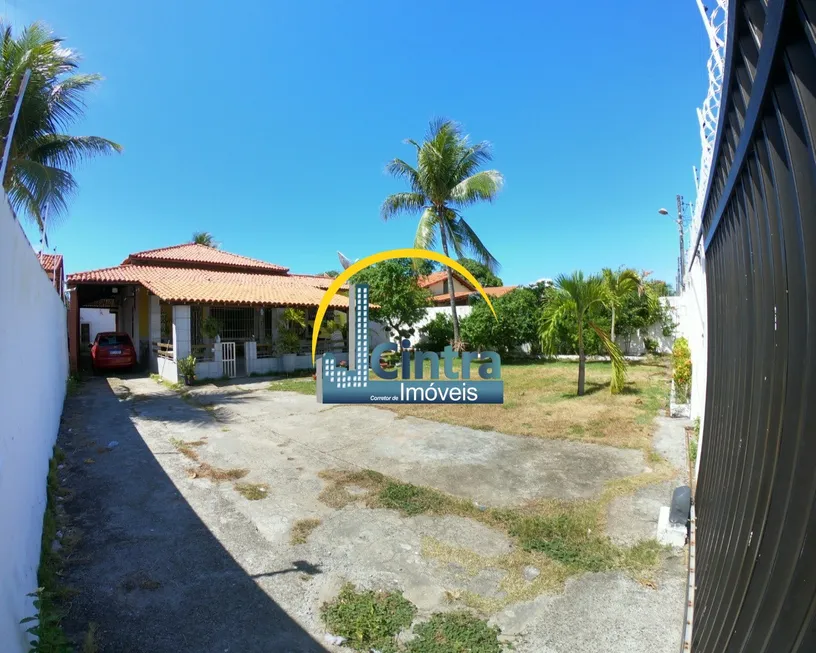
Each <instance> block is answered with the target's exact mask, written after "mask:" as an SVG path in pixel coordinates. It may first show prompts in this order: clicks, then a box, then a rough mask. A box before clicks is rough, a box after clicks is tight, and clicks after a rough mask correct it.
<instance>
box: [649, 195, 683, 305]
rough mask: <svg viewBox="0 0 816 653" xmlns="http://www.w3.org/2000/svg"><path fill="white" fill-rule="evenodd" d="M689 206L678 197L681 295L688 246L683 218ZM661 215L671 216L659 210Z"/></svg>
mask: <svg viewBox="0 0 816 653" xmlns="http://www.w3.org/2000/svg"><path fill="white" fill-rule="evenodd" d="M686 206H689V204H687V203H686V202H684V201H683V196H682V195H678V196H677V220H676V221H675V222H677V231H678V233H679V235H680V257H679V258H678V259H677V288H676V291H675V292H676V293H677V294H678V295H679V294H680V292H681V291H682V289H683V279H684V277H685V273H686V246H685V242H684V231H685V220H684V217H683V208H684V207H686ZM657 212H658V213H659V214H660V215H669V212H668V211H667V210H666V209H658V211H657Z"/></svg>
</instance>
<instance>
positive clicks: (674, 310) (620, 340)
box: [615, 297, 687, 356]
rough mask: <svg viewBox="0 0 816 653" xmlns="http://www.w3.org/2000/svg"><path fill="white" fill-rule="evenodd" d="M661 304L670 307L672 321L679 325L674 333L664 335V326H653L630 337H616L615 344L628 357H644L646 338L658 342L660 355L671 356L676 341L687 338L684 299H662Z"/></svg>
mask: <svg viewBox="0 0 816 653" xmlns="http://www.w3.org/2000/svg"><path fill="white" fill-rule="evenodd" d="M660 301H661V303H663V304H664V305H667V306H668V307H669V313H670V314H671V316H672V320H673V321H674V323H675V324H676V325H677V326H676V327H675V329H674V333H672V334H671V335H668V336H665V335H663V325H662V324H652V325H651V326H650V327H648V328H646V329H638V330H637V331H635V333H633V334H632V335H630V336H620V335H617V336H615V343H616V344H617V345H618V347H620V348H621V351H623V353H624V354H626V355H627V356H642V355H643V354H645V353H646V345H645V341H646V338H651V339H652V340H654V341H655V342H657V352H658V353H659V354H670V353H671V351H672V347H674V340H675V339H676V338H679V337H680V336H684V337H687V336H686V332H685V331H684V330H683V329H684V328H685V324H686V322H685V319H684V316H685V311H686V307H685V303H684V301H683V298H682V297H661V298H660Z"/></svg>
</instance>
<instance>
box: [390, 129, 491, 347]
mask: <svg viewBox="0 0 816 653" xmlns="http://www.w3.org/2000/svg"><path fill="white" fill-rule="evenodd" d="M406 143H408V144H410V145H413V146H414V148H415V149H416V154H417V165H416V167H413V166H411V165H409V164H408V163H406V162H405V161H403V160H402V159H394V160H393V161H391V163H389V164H388V165H387V166H386V172H388V173H389V174H391V175H393V176H394V177H397V178H400V179H404V180H405V181H407V182H408V184H409V185H410V186H411V190H410V192H407V193H395V194H394V195H390V196H388V197H387V198H385V201H384V202H383V204H382V207H381V209H380V212H381V214H382V217H383V219H385V220H389V219H391V218H394V217H396V216H398V215H400V214H402V213H407V214H419V215H420V218H419V225H418V227H417V231H416V236H415V237H414V247H416V248H419V249H433V248H434V247H435V246H436V239H437V236H438V237H439V239H440V240H441V244H442V251H443V252H444V253H445V255H446V256H449V255H450V253H449V250H450V248H453V250H454V252H455V254H456V257H457V258H460V257H462V256H464V255H465V253H466V252H471V253H472V254H473V255H474V256H475V258H476V260H478V261H479V262H481V263H483V264H484V265H486V266H487V267H488V268H489V269H490V270H491V271H495V270H496V269H497V268H498V262H497V261H496V259H495V258H494V257H493V255H492V254H491V253H490V252H489V251H488V249H487V247H485V246H484V244H483V243H482V241H481V240H480V239H479V237H478V236H477V235H476V232H475V231H473V229H472V228H471V226H470V225H469V224H468V223H467V221H466V220H465V218H464V216H463V215H462V209H464V208H466V207H468V206H471V205H473V204H476V203H477V202H483V201H486V202H490V201H492V200H493V199H494V198H495V197H496V195H497V193H498V192H499V189H500V188H501V186H502V183H503V178H502V176H501V174H500V173H499V172H498V170H482V171H481V172H479V171H478V169H479V167H480V166H482V164H484V163H486V162H487V161H490V160H491V159H492V154H491V152H490V145H489V144H488V143H486V142H481V143H476V144H471V143H470V141H469V139H468V137H467V136H465V135H464V134H463V133H462V129H461V127H460V126H459V125H458V124H456V123H455V122H452V121H450V120H435V121H433V122H431V124H430V126H429V128H428V133H427V134H426V136H425V141H424V142H423V143H422V145H420V144H419V143H417V142H416V141H414V140H411V139H408V140H407V141H406ZM447 273H448V288H449V290H450V307H451V317H452V319H453V334H454V339H455V341H456V342H459V340H460V337H459V318H458V316H457V315H456V302H455V299H454V293H455V289H454V284H453V271H452V270H451V269H450V268H447Z"/></svg>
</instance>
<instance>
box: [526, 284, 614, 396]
mask: <svg viewBox="0 0 816 653" xmlns="http://www.w3.org/2000/svg"><path fill="white" fill-rule="evenodd" d="M606 298H607V293H606V289H605V287H604V281H603V278H602V277H600V276H598V275H591V276H589V277H586V278H584V273H583V272H573V273H572V274H571V275H569V276H566V275H563V274H562V275H560V276H559V277H558V278H557V279H556V280H555V285H554V286H553V287H552V288H549V289H548V290H547V294H546V295H545V299H546V304H545V305H544V310H543V312H542V314H541V322H540V325H539V336H540V338H541V349H542V350H543V352H544V353H545V354H549V355H552V354H554V353H555V341H556V331H557V327H558V323H559V320H561V319H563V318H565V317H567V316H572V317H574V318H575V320H576V321H577V323H578V396H582V395H583V394H584V385H585V379H586V354H585V352H584V326H585V325H586V326H588V327H589V328H591V329H592V330H593V331H594V332H595V333H597V334H598V337H599V338H600V339H601V342H602V343H603V345H604V347H605V348H606V350H607V352H609V358H610V359H611V361H612V383H611V384H610V389H611V391H612V393H613V394H615V393H618V392H620V391H621V390H622V389H623V384H624V382H625V381H626V360H625V359H624V358H623V354H621V351H620V349H619V348H618V346H617V345H616V344H615V343H614V342H612V340H610V338H609V336H608V335H607V334H606V332H605V331H604V330H603V329H601V327H599V326H598V325H597V324H596V323H595V322H593V321H592V319H591V318H592V313H593V310H594V309H596V308H597V307H599V306H601V305H602V304H603V303H604V301H605V300H606Z"/></svg>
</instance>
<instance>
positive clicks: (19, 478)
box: [0, 192, 68, 653]
mask: <svg viewBox="0 0 816 653" xmlns="http://www.w3.org/2000/svg"><path fill="white" fill-rule="evenodd" d="M66 313H67V311H66V308H65V305H64V304H63V302H62V300H61V299H60V297H59V296H58V295H57V292H56V290H55V289H54V286H53V284H52V283H51V281H50V280H49V279H48V276H47V275H46V273H45V271H44V270H43V269H42V267H41V266H40V263H39V261H38V259H37V256H36V255H35V254H34V251H33V250H32V248H31V246H30V244H29V242H28V239H27V238H26V237H25V234H24V233H23V230H22V228H21V227H20V225H19V223H18V222H17V221H16V220H15V219H14V218H13V217H12V214H11V211H10V209H9V206H8V203H7V201H6V198H5V196H4V195H3V194H2V192H0V314H2V315H3V316H6V317H7V318H8V319H4V320H0V343H2V355H0V415H1V416H2V427H1V428H0V532H2V535H0V642H2V647H0V648H2V650H3V653H23V652H24V651H28V650H29V647H28V645H27V636H26V635H25V632H24V630H25V628H26V627H27V625H20V620H21V619H23V618H25V617H30V616H32V615H33V614H34V608H33V606H32V602H31V599H30V598H29V597H27V596H26V594H28V593H29V592H33V591H34V590H35V589H36V588H37V567H38V565H39V559H40V538H41V537H42V519H43V512H44V510H45V486H46V476H47V474H48V460H49V458H50V457H51V452H52V447H53V446H54V442H55V441H56V438H57V431H58V429H59V420H60V415H61V414H62V403H63V400H64V398H65V381H66V378H67V377H68V330H67V314H66ZM12 316H13V317H14V319H11V317H12ZM21 334H24V335H25V342H27V343H36V346H20V345H19V343H20V336H21Z"/></svg>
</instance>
